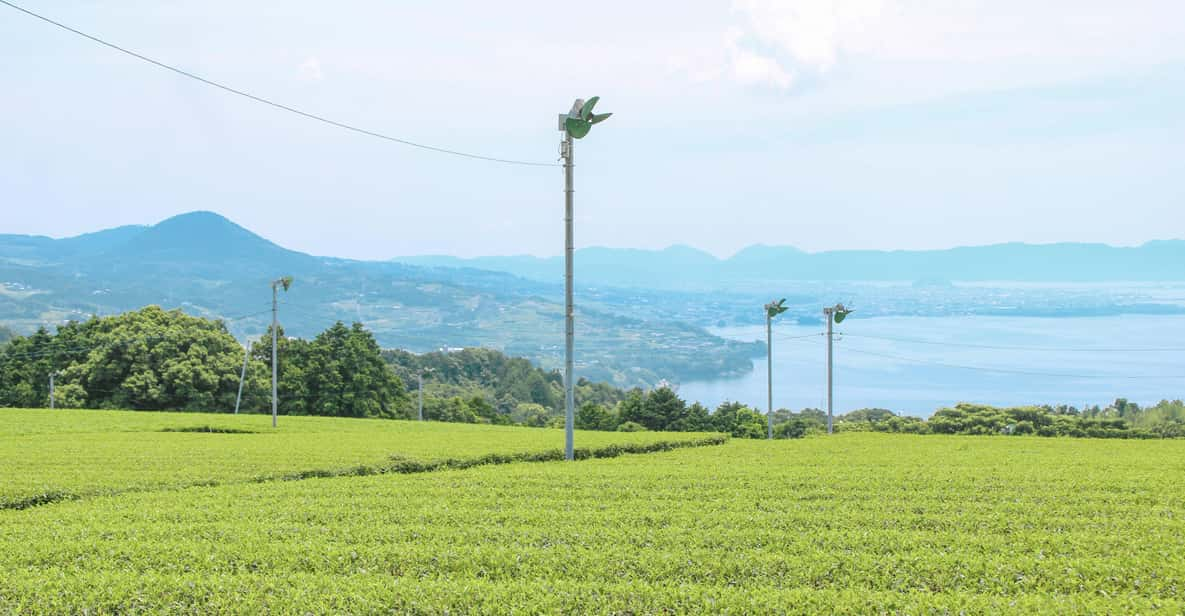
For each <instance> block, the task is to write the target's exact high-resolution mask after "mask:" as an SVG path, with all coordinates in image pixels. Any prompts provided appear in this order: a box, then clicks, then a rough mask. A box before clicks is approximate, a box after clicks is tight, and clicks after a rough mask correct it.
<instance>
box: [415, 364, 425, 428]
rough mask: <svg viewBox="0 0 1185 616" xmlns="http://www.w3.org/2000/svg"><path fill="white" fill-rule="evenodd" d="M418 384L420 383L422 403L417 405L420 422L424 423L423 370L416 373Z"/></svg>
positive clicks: (419, 389)
mask: <svg viewBox="0 0 1185 616" xmlns="http://www.w3.org/2000/svg"><path fill="white" fill-rule="evenodd" d="M416 382H417V383H419V388H418V390H417V391H418V393H419V394H420V402H419V404H418V405H417V406H418V408H419V417H420V421H424V370H423V369H422V368H421V369H420V371H419V372H417V373H416Z"/></svg>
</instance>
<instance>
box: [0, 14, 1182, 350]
mask: <svg viewBox="0 0 1185 616" xmlns="http://www.w3.org/2000/svg"><path fill="white" fill-rule="evenodd" d="M2 1H3V0H0V2H2ZM836 333H838V334H841V335H844V336H852V337H854V338H871V339H874V340H890V341H893V342H906V343H911V344H929V345H935V346H948V347H965V348H969V349H994V350H1001V351H1050V352H1066V353H1092V352H1098V353H1169V352H1180V351H1185V347H1043V346H1012V345H1004V344H973V343H969V342H947V341H943V340H923V339H920V338H897V337H893V336H875V335H872V334H850V333H847V332H836Z"/></svg>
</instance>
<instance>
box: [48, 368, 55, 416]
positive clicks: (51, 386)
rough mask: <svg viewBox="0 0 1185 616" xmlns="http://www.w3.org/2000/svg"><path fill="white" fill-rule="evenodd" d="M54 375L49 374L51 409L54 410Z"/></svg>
mask: <svg viewBox="0 0 1185 616" xmlns="http://www.w3.org/2000/svg"><path fill="white" fill-rule="evenodd" d="M53 377H54V373H52V372H50V373H49V408H50V409H53V408H54V387H53Z"/></svg>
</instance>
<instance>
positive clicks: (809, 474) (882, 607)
mask: <svg viewBox="0 0 1185 616" xmlns="http://www.w3.org/2000/svg"><path fill="white" fill-rule="evenodd" d="M339 421H340V420H339ZM1183 461H1185V441H1155V442H1150V441H1141V442H1133V441H1102V440H1070V439H1003V438H984V437H974V436H969V437H951V436H932V437H919V436H911V435H886V434H841V435H837V436H835V437H830V438H809V439H803V440H796V441H775V442H773V443H769V442H759V441H737V440H734V441H731V442H730V443H728V444H726V445H723V446H720V447H708V448H699V449H684V450H680V451H675V452H668V453H659V454H652V455H646V456H624V457H620V458H616V459H612V460H596V461H589V462H579V463H574V464H572V463H562V462H557V463H547V464H511V465H504V466H486V467H480V468H474V469H468V470H459V471H444V472H437V473H429V474H415V475H382V476H373V477H346V478H336V479H325V480H316V481H296V482H281V483H265V484H238V485H230V486H219V487H211V488H202V489H192V490H182V491H172V492H150V493H141V494H127V495H122V496H119V497H111V498H100V499H93V500H83V501H78V502H72V503H59V504H55V505H48V506H44V507H36V508H32V509H28V510H25V511H0V527H2V528H4V531H5V532H4V534H3V535H2V536H0V572H3V575H0V611H4V610H9V611H16V612H54V613H82V612H90V613H102V612H111V613H124V612H130V611H178V612H215V611H234V612H302V613H303V612H311V613H322V612H349V613H368V612H384V613H387V612H397V613H446V612H447V613H467V614H486V613H490V614H492V613H507V612H521V613H540V612H548V613H634V614H659V613H687V612H708V613H735V614H754V613H782V612H784V611H794V612H801V613H908V614H915V613H1018V612H1019V613H1178V612H1180V611H1182V610H1183V609H1185V596H1183V595H1182V588H1185V516H1182V515H1181V512H1182V511H1185V483H1182V482H1181V481H1179V478H1180V477H1181V476H1182V475H1185V462H1183Z"/></svg>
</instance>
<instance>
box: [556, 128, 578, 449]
mask: <svg viewBox="0 0 1185 616" xmlns="http://www.w3.org/2000/svg"><path fill="white" fill-rule="evenodd" d="M572 143H573V140H572V135H571V134H569V133H567V132H565V133H564V141H563V144H562V145H561V146H560V148H561V150H560V155H561V156H563V157H564V458H565V459H567V460H574V459H576V450H575V436H574V435H573V430H574V427H575V425H576V382H575V381H574V380H573V379H574V378H575V358H574V353H575V343H576V309H575V306H574V305H573V303H574V302H573V298H572V284H573V280H572V270H573V263H572V261H573V257H574V256H575V254H574V252H575V241H574V238H573V235H572V197H573V193H574V192H575V188H574V187H573V180H572V176H573V173H572V168H573V167H574V166H575V165H574V162H573V161H574V158H575V157H574V156H573V152H572V150H573V147H572Z"/></svg>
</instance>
